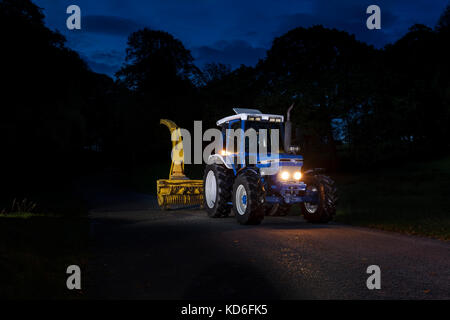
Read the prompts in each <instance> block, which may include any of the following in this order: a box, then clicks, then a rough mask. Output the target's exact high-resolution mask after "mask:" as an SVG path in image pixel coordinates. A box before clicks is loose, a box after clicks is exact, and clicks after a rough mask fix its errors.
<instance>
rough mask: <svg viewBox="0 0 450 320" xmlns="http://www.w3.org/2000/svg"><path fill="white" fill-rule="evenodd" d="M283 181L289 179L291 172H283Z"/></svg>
mask: <svg viewBox="0 0 450 320" xmlns="http://www.w3.org/2000/svg"><path fill="white" fill-rule="evenodd" d="M281 179H283V180H287V179H289V172H287V171H283V172H282V173H281Z"/></svg>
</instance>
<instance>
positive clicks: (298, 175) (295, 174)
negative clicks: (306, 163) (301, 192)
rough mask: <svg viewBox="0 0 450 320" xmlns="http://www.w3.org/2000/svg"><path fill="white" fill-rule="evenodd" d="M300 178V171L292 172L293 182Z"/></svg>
mask: <svg viewBox="0 0 450 320" xmlns="http://www.w3.org/2000/svg"><path fill="white" fill-rule="evenodd" d="M301 178H302V173H301V172H300V171H295V172H294V179H295V180H300V179H301Z"/></svg>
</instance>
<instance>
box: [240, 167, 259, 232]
mask: <svg viewBox="0 0 450 320" xmlns="http://www.w3.org/2000/svg"><path fill="white" fill-rule="evenodd" d="M233 211H234V214H235V217H236V220H237V221H238V222H239V223H240V224H260V223H261V221H262V220H263V219H264V189H263V186H262V183H261V179H260V176H259V175H258V174H257V173H256V172H254V171H253V170H246V171H244V172H242V173H241V174H239V175H238V177H237V178H236V181H235V182H234V185H233Z"/></svg>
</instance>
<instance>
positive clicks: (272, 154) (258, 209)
mask: <svg viewBox="0 0 450 320" xmlns="http://www.w3.org/2000/svg"><path fill="white" fill-rule="evenodd" d="M292 107H293V106H291V107H290V108H289V110H288V112H287V121H286V122H285V121H284V116H282V115H273V114H263V113H262V112H261V111H259V110H256V109H242V108H234V109H233V110H234V112H235V114H234V115H232V116H228V117H225V118H223V119H220V120H218V121H217V125H218V126H219V127H221V129H222V137H223V150H222V151H220V152H219V153H216V154H212V155H210V156H209V158H208V162H207V166H206V168H205V171H204V176H203V192H204V194H203V205H204V208H205V209H206V211H207V214H208V216H209V217H213V218H218V217H226V216H228V215H229V214H230V212H231V211H232V212H234V215H235V217H236V220H237V221H238V222H239V223H240V224H243V225H256V224H260V223H261V222H262V221H263V219H264V216H265V215H277V216H285V215H287V214H288V212H289V211H290V210H291V207H292V206H293V205H294V204H299V205H300V207H301V212H302V214H303V216H304V218H305V220H307V221H308V222H313V223H327V222H329V221H330V220H331V219H332V218H333V216H334V215H335V213H336V203H337V195H336V187H335V185H334V181H333V180H332V179H331V178H330V177H328V176H326V175H324V174H323V170H322V169H313V170H307V171H304V172H302V166H303V160H304V159H303V157H302V156H301V155H297V154H296V153H297V152H298V150H299V148H298V147H296V146H292V145H291V122H290V111H291V109H292ZM252 129H253V132H255V133H256V134H257V137H258V139H257V140H256V143H255V142H252V143H251V142H250V140H249V139H248V137H247V135H246V134H242V133H243V132H244V133H247V132H249V131H251V130H252ZM236 130H241V131H240V132H241V134H240V136H239V135H238V136H237V137H236V135H234V134H231V133H233V132H236ZM262 133H264V134H262ZM239 139H240V140H239ZM235 140H239V141H237V143H236V146H235V143H234V141H235ZM277 140H278V141H279V140H281V141H283V145H279V143H278V142H277ZM274 141H275V142H277V143H274ZM252 148H253V151H252ZM255 148H257V149H258V152H256V153H255V152H254V150H255ZM261 149H264V150H265V152H260V151H261ZM296 207H297V206H296Z"/></svg>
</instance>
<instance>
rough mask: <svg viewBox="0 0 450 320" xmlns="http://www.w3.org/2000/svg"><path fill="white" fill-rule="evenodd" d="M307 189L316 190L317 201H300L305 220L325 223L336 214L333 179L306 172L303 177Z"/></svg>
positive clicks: (335, 194)
mask: <svg viewBox="0 0 450 320" xmlns="http://www.w3.org/2000/svg"><path fill="white" fill-rule="evenodd" d="M305 182H306V184H307V190H310V191H317V192H318V198H319V203H317V204H314V203H308V202H305V203H302V213H303V217H304V218H305V220H307V221H308V222H314V223H327V222H329V221H330V220H331V219H333V216H334V215H335V214H336V203H337V193H336V187H335V185H334V181H333V180H332V179H331V178H330V177H328V176H325V175H321V174H314V173H311V174H308V175H307V176H306V177H305Z"/></svg>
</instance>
